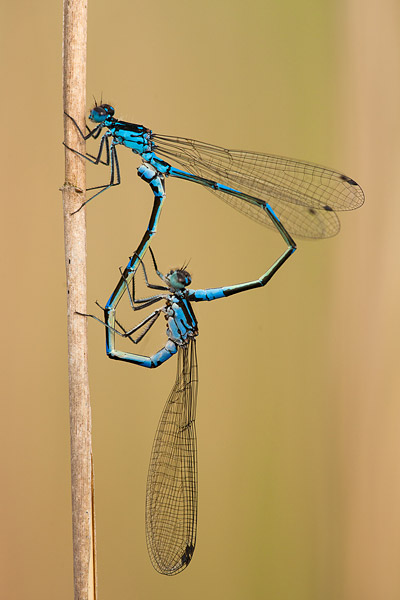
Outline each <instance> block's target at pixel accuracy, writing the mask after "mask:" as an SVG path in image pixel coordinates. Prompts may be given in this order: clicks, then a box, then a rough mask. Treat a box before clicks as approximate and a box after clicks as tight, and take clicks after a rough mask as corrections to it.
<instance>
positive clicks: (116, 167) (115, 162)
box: [71, 138, 121, 215]
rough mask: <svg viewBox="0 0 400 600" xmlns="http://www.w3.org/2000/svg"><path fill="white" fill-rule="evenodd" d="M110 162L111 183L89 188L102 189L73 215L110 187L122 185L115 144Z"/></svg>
mask: <svg viewBox="0 0 400 600" xmlns="http://www.w3.org/2000/svg"><path fill="white" fill-rule="evenodd" d="M102 139H103V138H102ZM73 152H75V150H73ZM77 154H80V153H79V152H78V153H77ZM80 156H83V155H82V154H80ZM83 158H87V157H83ZM88 160H89V159H88ZM110 162H111V173H110V183H108V184H106V185H99V186H96V187H93V188H88V189H89V190H95V189H98V188H102V189H101V190H100V191H99V192H97V194H94V195H93V196H91V197H90V198H88V199H87V200H85V202H83V203H82V204H81V205H80V207H79V208H78V209H77V210H75V211H74V212H73V213H71V214H73V215H74V214H75V213H77V212H79V211H80V210H81V209H82V208H83V207H84V206H86V204H87V203H88V202H90V201H91V200H93V198H96V196H98V195H99V194H101V193H102V192H105V191H106V190H108V189H109V188H110V187H113V186H116V185H119V184H120V183H121V174H120V170H119V162H118V156H117V150H116V148H115V146H114V145H113V144H111V149H110ZM96 164H98V163H96ZM115 171H116V179H117V180H116V181H115Z"/></svg>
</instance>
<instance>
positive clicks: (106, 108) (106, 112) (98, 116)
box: [89, 104, 115, 123]
mask: <svg viewBox="0 0 400 600" xmlns="http://www.w3.org/2000/svg"><path fill="white" fill-rule="evenodd" d="M114 112H115V111H114V109H113V107H112V106H110V105H109V104H101V105H100V106H95V107H94V108H92V110H91V111H90V115H89V119H90V120H91V121H94V122H95V123H101V122H102V121H105V120H106V118H107V117H112V116H113V114H114Z"/></svg>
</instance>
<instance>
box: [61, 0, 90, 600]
mask: <svg viewBox="0 0 400 600" xmlns="http://www.w3.org/2000/svg"><path fill="white" fill-rule="evenodd" d="M86 40H87V0H64V40H63V94H64V111H65V112H67V113H68V114H69V115H71V116H73V117H74V119H75V120H76V121H77V123H78V124H79V126H80V127H81V130H82V131H85V112H86V44H87V41H86ZM64 136H65V137H64V140H65V143H66V144H67V145H68V146H70V147H71V148H76V149H77V150H79V151H80V152H82V153H85V143H84V140H82V138H81V137H80V136H79V135H78V134H77V131H76V128H75V126H74V125H73V123H72V121H71V120H70V119H68V118H67V117H65V118H64ZM84 163H85V161H84V160H83V159H82V158H80V157H79V156H77V155H76V154H74V153H73V152H71V151H69V150H66V152H65V184H64V186H63V188H62V192H63V205H64V236H65V266H66V272H67V311H68V372H69V406H70V432H71V489H72V528H73V555H74V598H75V600H95V598H96V548H95V519H94V493H93V490H94V483H93V459H92V444H91V412H90V396H89V380H88V366H87V326H86V319H85V317H82V316H79V315H77V314H76V311H79V312H82V313H86V211H85V209H82V210H81V211H79V212H78V213H76V214H74V215H72V214H71V213H73V212H74V211H75V210H77V208H79V206H80V205H81V204H82V202H83V201H84V197H85V194H84V192H85V190H86V172H85V171H86V169H85V164H84Z"/></svg>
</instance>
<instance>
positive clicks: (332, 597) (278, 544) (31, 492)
mask: <svg viewBox="0 0 400 600" xmlns="http://www.w3.org/2000/svg"><path fill="white" fill-rule="evenodd" d="M399 13H400V6H399V4H398V2H396V1H395V0H379V1H378V0H372V1H370V2H367V3H365V2H361V0H341V1H339V2H333V1H328V0H325V1H322V0H304V1H303V2H295V1H293V0H291V1H289V0H288V1H283V2H273V1H272V0H262V1H261V0H260V1H253V2H251V1H250V2H246V3H243V2H237V1H236V0H232V1H230V2H228V1H227V0H224V1H218V0H217V1H215V0H214V1H213V2H210V1H209V0H205V1H203V2H201V3H199V2H194V1H192V0H189V1H188V2H178V1H176V0H170V1H169V2H161V1H160V0H153V2H151V3H139V2H132V1H130V2H129V1H127V0H125V1H124V0H116V2H113V3H112V5H111V6H110V4H109V3H107V2H105V1H102V0H97V2H92V3H90V5H89V39H88V87H87V92H88V104H87V108H88V110H89V109H90V108H91V106H92V100H91V98H92V94H94V95H95V96H96V98H97V99H99V98H100V96H101V95H102V97H103V100H104V101H107V102H109V103H112V104H113V106H115V107H116V110H117V116H118V117H120V118H122V119H125V120H129V121H132V122H135V123H141V124H144V125H146V126H148V127H150V128H152V129H153V130H154V131H156V132H159V133H165V134H171V135H174V134H175V135H179V136H185V137H192V138H195V139H200V140H205V141H207V142H210V143H215V144H219V145H223V146H225V147H228V148H229V147H230V148H243V149H251V150H258V151H261V152H269V153H273V154H280V155H284V156H289V157H294V158H299V159H303V160H308V161H311V162H317V163H319V164H323V165H327V166H331V167H332V168H336V169H337V170H340V171H342V172H344V173H346V174H348V175H349V176H351V177H353V178H354V179H356V181H358V182H359V183H360V184H361V185H362V187H363V188H364V191H365V194H366V203H365V206H364V207H363V208H362V209H360V210H359V211H356V212H354V213H348V214H342V217H341V221H342V231H341V233H340V235H339V236H337V237H336V238H334V239H331V240H327V241H320V242H304V241H301V240H299V244H298V251H297V252H296V254H295V255H294V257H293V258H291V260H290V261H289V262H288V263H287V264H286V265H285V267H284V268H283V269H282V270H281V271H280V272H279V274H278V275H277V276H276V277H275V278H274V279H273V280H272V282H271V283H270V284H269V285H268V286H267V288H265V289H263V290H259V291H256V292H254V293H249V294H243V295H241V296H237V297H234V298H230V299H227V300H223V301H221V302H215V303H211V304H204V305H199V306H196V307H195V308H196V314H197V317H198V320H199V323H200V337H199V340H198V353H199V373H200V387H199V399H198V418H197V427H198V438H199V486H200V490H199V524H198V543H197V548H196V552H195V555H194V559H193V562H192V564H191V565H190V567H189V568H188V569H187V570H186V571H185V572H183V573H182V574H180V575H178V576H176V577H172V578H167V577H162V576H160V575H158V574H157V573H156V572H155V571H154V570H153V569H152V567H151V564H150V561H149V559H148V556H147V551H146V544H145V536H144V499H145V485H146V476H147V466H148V459H149V456H150V449H151V445H152V439H153V435H154V432H155V429H156V425H157V422H158V418H159V415H160V413H161V410H162V407H163V404H164V402H165V400H166V398H167V395H168V393H169V391H170V389H171V387H172V384H173V381H174V378H175V369H176V362H175V361H174V360H171V361H170V362H169V363H167V364H166V365H165V366H163V367H162V368H160V369H157V370H155V371H147V370H145V369H142V370H141V369H139V368H134V367H133V366H131V365H127V364H124V363H116V362H113V361H110V360H108V359H107V358H106V355H105V350H104V332H103V329H102V327H101V326H100V325H98V324H97V323H95V322H94V321H93V322H90V323H89V348H90V357H89V367H90V381H91V397H92V416H93V448H94V460H95V475H96V511H97V543H98V572H99V594H100V598H102V599H105V600H106V599H108V598H110V599H111V598H132V599H139V600H142V599H144V598H146V599H147V598H159V597H162V598H164V599H169V598H174V599H175V600H183V599H184V598H187V597H188V596H189V595H190V597H191V598H192V599H193V600H198V599H200V598H204V597H205V595H207V597H208V598H209V599H210V600H214V599H217V598H231V599H242V598H254V599H259V598H260V599H261V598H276V599H280V600H293V599H296V600H301V599H304V600H306V599H307V600H320V599H321V598H324V599H325V600H337V599H338V598H340V599H343V600H358V599H360V600H361V599H362V600H370V599H371V600H376V599H377V598H384V599H385V600H392V599H395V598H396V599H397V598H398V597H399V595H400V578H399V571H398V564H399V551H400V467H399V458H400V456H399V455H400V435H399V433H400V403H399V389H400V369H399V366H398V356H399V331H400V328H399V326H400V317H399V312H398V304H399V295H400V277H399V262H400V261H399V249H398V237H399V233H400V228H399V223H400V214H399V213H400V203H399V198H400V174H399V164H400V135H399V134H400V117H399V114H400V111H399V106H400V85H399V78H398V75H399V72H400V71H399V68H400V55H399V48H400V39H399V22H400V14H399ZM2 14H3V18H2V23H1V27H2V35H1V43H2V51H1V59H0V60H1V62H2V67H3V84H4V88H3V114H4V116H5V121H6V122H5V123H4V124H3V126H2V131H3V134H2V145H1V154H2V157H1V164H2V165H3V167H4V173H3V179H4V183H5V193H4V194H3V195H2V197H3V201H2V219H1V222H2V229H3V232H2V235H1V243H2V257H3V260H2V261H1V262H2V278H1V282H2V286H3V293H2V297H3V309H2V314H3V318H2V339H3V343H2V345H1V353H2V359H1V363H0V364H1V365H2V371H3V376H2V393H1V397H2V402H1V407H2V410H1V412H2V419H1V432H0V440H1V441H0V444H1V457H2V458H1V461H0V469H1V482H2V483H1V489H2V493H1V496H0V510H1V518H0V522H1V535H0V552H1V558H0V572H1V573H0V595H1V597H2V598H7V600H25V599H28V598H29V600H39V598H40V600H47V599H49V600H50V599H54V598H57V600H64V599H70V598H72V596H73V580H72V533H71V514H70V509H71V504H70V466H69V414H68V389H67V355H66V341H67V340H66V302H65V270H64V255H63V252H64V249H63V222H62V204H61V193H60V192H59V191H58V189H59V188H60V186H61V185H62V184H63V168H64V151H63V148H62V145H61V142H62V137H63V120H62V116H63V115H62V88H61V84H62V62H61V43H62V40H61V37H62V3H61V0H60V1H59V2H57V3H56V2H42V3H36V2H35V3H32V2H27V1H26V0H21V2H18V3H7V4H4V6H3V8H2ZM6 92H7V93H6ZM120 160H121V170H122V177H123V185H121V186H120V187H119V188H117V189H115V190H113V191H109V192H107V194H105V195H103V196H101V197H100V198H99V199H97V200H96V201H94V202H93V203H91V204H90V205H89V207H88V212H87V218H88V276H89V292H88V307H89V309H90V310H92V311H94V310H95V308H96V307H95V306H94V302H95V300H98V301H99V302H100V303H104V302H106V301H107V298H108V296H109V295H110V292H111V290H112V289H113V288H114V286H115V284H116V282H117V279H118V277H119V273H118V267H119V266H122V265H125V264H126V262H127V259H128V257H129V255H130V254H131V253H132V251H133V250H134V249H135V248H136V245H137V241H138V240H139V238H140V236H141V234H142V232H143V230H144V228H145V226H146V225H147V221H148V217H149V211H150V207H151V203H152V197H151V194H150V191H149V189H148V187H147V186H146V185H144V184H143V182H141V181H140V180H139V179H138V177H137V176H136V169H137V167H138V166H139V161H138V159H137V157H135V156H134V155H133V154H132V153H130V152H129V151H123V150H122V151H120ZM88 171H89V174H88V183H89V185H90V184H92V185H96V184H101V183H105V182H106V181H107V177H108V172H107V169H106V168H101V167H98V168H95V167H92V168H90V166H89V168H88ZM167 194H168V201H167V202H166V204H165V208H164V211H163V215H162V218H161V223H160V227H159V233H158V234H157V237H156V240H155V242H154V244H153V248H154V251H155V252H156V255H157V258H158V262H159V267H160V268H161V270H164V271H165V270H167V269H168V268H170V267H171V266H176V265H180V264H182V263H183V262H184V261H187V260H189V259H190V264H189V270H190V271H191V273H192V276H193V286H194V287H198V288H202V287H215V286H219V285H228V284H233V283H238V282H241V281H246V280H248V279H250V278H255V277H258V276H259V275H260V274H261V273H263V272H264V271H265V270H266V269H267V268H268V267H269V266H270V265H271V264H272V262H273V261H274V260H275V259H276V257H277V256H278V255H279V254H280V253H281V252H282V248H283V246H282V243H281V240H280V238H279V237H278V236H277V235H276V234H274V233H273V232H271V231H269V230H267V229H265V228H262V227H260V226H258V225H257V224H255V223H253V222H251V221H249V220H248V219H246V218H244V217H243V216H242V215H240V214H239V213H236V212H235V211H233V210H232V209H230V208H229V207H228V206H226V205H224V203H222V202H221V201H220V200H219V199H218V198H217V197H215V196H213V195H212V194H210V193H208V192H207V191H206V190H204V189H201V188H199V187H196V186H194V185H190V184H187V183H185V182H180V181H167ZM133 323H134V320H133V316H132V324H133ZM164 336H165V332H164V325H163V324H162V323H160V327H159V328H158V329H157V331H154V332H153V333H152V337H150V338H149V339H148V340H147V341H146V342H143V346H142V351H143V353H145V354H149V353H152V352H154V351H155V350H156V349H158V348H159V347H161V345H162V344H163V340H164Z"/></svg>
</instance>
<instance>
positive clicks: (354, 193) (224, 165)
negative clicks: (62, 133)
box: [67, 104, 364, 238]
mask: <svg viewBox="0 0 400 600" xmlns="http://www.w3.org/2000/svg"><path fill="white" fill-rule="evenodd" d="M114 112H115V111H114V108H113V107H112V106H110V105H109V104H101V105H100V106H97V105H96V106H95V107H94V108H93V109H92V110H91V111H90V114H89V119H90V120H91V121H92V122H94V123H96V124H97V125H96V127H95V128H94V129H92V130H90V129H89V128H88V133H87V134H86V135H85V134H84V133H83V132H82V131H81V129H80V128H79V127H78V124H77V123H76V121H75V120H74V119H73V118H72V117H70V116H69V115H67V116H68V117H69V118H70V119H72V121H73V123H74V124H75V126H76V127H77V129H78V131H79V133H80V135H81V136H82V137H83V138H84V139H85V140H88V139H89V138H94V139H97V138H98V137H99V136H100V134H102V136H101V140H100V146H99V150H98V153H97V155H96V156H95V155H93V154H86V155H83V154H80V153H79V152H78V154H80V155H81V156H82V157H83V158H86V159H87V160H89V161H90V162H92V163H93V164H96V165H98V164H100V163H101V164H105V165H109V166H110V171H111V174H110V181H109V183H108V184H106V185H103V186H96V187H94V188H89V189H92V190H94V189H98V190H99V191H98V192H96V194H94V195H93V196H92V197H91V198H89V199H88V200H86V202H84V203H83V204H82V206H84V205H85V204H87V203H88V202H89V201H90V200H92V199H93V198H95V197H96V196H98V195H99V194H101V193H102V192H104V191H106V190H108V189H109V188H110V187H113V186H116V185H119V184H120V183H121V174H120V168H119V161H118V155H117V146H119V145H122V146H125V147H126V148H129V149H131V150H132V152H133V153H134V154H138V155H140V156H141V157H142V160H143V162H145V163H148V164H149V165H151V166H152V167H153V168H154V169H155V170H156V172H157V173H158V174H159V175H162V176H163V177H176V178H178V179H183V180H186V181H191V182H193V183H198V184H200V185H203V186H205V187H206V188H208V189H209V190H210V191H212V192H214V193H215V194H216V195H217V196H219V197H220V198H222V199H223V200H224V201H225V202H226V203H228V204H229V205H231V206H232V207H233V208H235V209H237V210H238V211H240V212H241V213H243V214H245V215H247V216H248V217H250V218H251V219H253V220H255V221H257V222H258V223H261V224H263V225H266V226H268V227H271V222H270V219H269V218H268V216H267V215H266V213H265V210H264V209H265V205H266V204H269V205H270V206H271V207H272V209H273V210H274V212H275V214H276V215H277V217H278V218H279V219H280V220H281V221H282V222H283V223H285V226H286V229H287V230H288V231H289V232H290V233H291V234H292V235H294V236H300V237H304V238H327V237H331V236H333V235H336V234H337V233H338V231H339V229H340V223H339V219H338V216H337V214H336V211H345V210H352V209H355V208H358V207H359V206H361V205H362V204H363V202H364V194H363V191H362V189H361V188H360V186H359V185H358V184H357V183H356V182H355V181H354V179H352V178H351V177H348V176H347V175H344V174H343V173H339V172H337V171H334V170H332V169H328V168H326V167H321V166H318V165H314V164H311V163H307V162H302V161H298V160H292V159H288V158H283V157H281V156H274V155H270V154H261V153H257V152H245V151H242V150H227V149H225V148H221V147H219V146H215V145H213V144H206V143H205V142H199V141H196V140H192V139H187V138H181V137H176V136H167V135H159V134H156V133H153V132H152V131H151V129H148V128H147V127H144V126H143V125H137V124H135V123H129V122H126V121H121V120H119V119H116V118H114ZM104 129H105V132H103V130H104ZM109 140H110V141H109ZM69 149H70V150H72V151H74V152H76V150H73V149H72V148H69ZM103 152H105V153H106V154H105V160H103V159H102V157H103ZM160 157H163V158H160ZM163 159H165V160H163ZM167 161H168V162H167ZM169 161H174V162H176V163H177V164H179V165H181V166H182V167H184V168H185V169H187V171H182V170H180V169H177V168H175V167H173V166H172V165H171V164H170V163H169ZM82 206H81V207H82ZM78 210H79V209H78Z"/></svg>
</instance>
